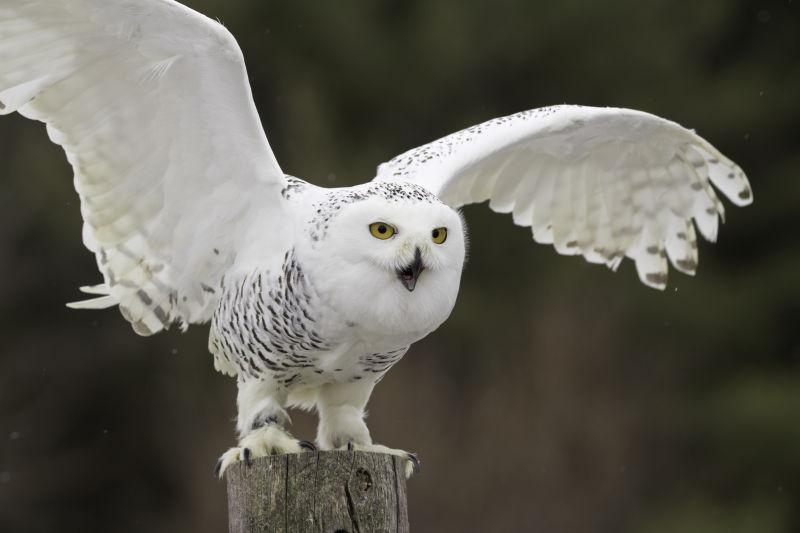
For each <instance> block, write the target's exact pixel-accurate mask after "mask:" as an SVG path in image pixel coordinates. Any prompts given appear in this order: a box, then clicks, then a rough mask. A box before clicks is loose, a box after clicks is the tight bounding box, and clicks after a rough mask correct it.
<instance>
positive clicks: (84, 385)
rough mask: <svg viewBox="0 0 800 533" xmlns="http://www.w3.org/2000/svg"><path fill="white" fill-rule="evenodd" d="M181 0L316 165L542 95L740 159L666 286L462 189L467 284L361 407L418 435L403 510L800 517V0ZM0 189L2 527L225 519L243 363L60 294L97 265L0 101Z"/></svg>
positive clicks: (663, 524)
mask: <svg viewBox="0 0 800 533" xmlns="http://www.w3.org/2000/svg"><path fill="white" fill-rule="evenodd" d="M186 3H187V4H189V5H190V6H191V7H194V8H196V9H198V10H201V11H202V12H204V13H206V14H208V15H209V16H211V17H213V18H219V19H220V20H221V21H222V22H224V23H225V24H226V25H227V26H228V28H230V29H231V30H232V31H233V33H234V34H235V35H236V36H237V37H238V39H239V43H240V45H241V46H242V48H243V50H244V54H245V58H246V59H247V61H248V65H249V71H250V76H251V81H252V85H253V87H254V92H255V100H256V103H257V105H258V107H259V110H260V112H261V116H262V119H263V122H264V124H265V127H266V130H267V134H268V135H269V138H270V141H271V143H272V146H273V149H274V150H275V153H276V154H277V156H278V159H279V160H280V162H281V164H282V166H283V168H284V169H285V170H287V171H288V172H290V173H293V174H295V175H298V176H301V177H304V178H307V179H309V180H310V181H312V182H314V183H317V184H322V185H331V186H338V185H350V184H354V183H358V182H361V181H364V180H367V179H370V178H371V177H372V176H373V175H374V169H375V167H376V165H377V164H378V163H379V162H382V161H385V160H388V159H389V158H391V157H392V156H394V155H396V154H398V153H400V152H401V151H404V150H406V149H408V148H411V147H413V146H417V145H420V144H422V143H424V142H427V141H429V140H433V139H434V138H437V137H440V136H442V135H445V134H447V133H450V132H452V131H455V130H458V129H461V128H463V127H466V126H469V125H472V124H475V123H477V122H481V121H483V120H486V119H489V118H492V117H495V116H499V115H504V114H510V113H512V112H516V111H519V110H523V109H527V108H532V107H541V106H545V105H549V104H558V103H580V104H587V105H601V106H604V105H609V106H624V107H632V108H637V109H642V110H646V111H649V112H652V113H655V114H658V115H662V116H665V117H669V118H671V119H673V120H676V121H678V122H679V123H681V124H683V125H685V126H688V127H692V128H696V129H697V130H698V131H699V132H700V133H701V134H702V135H703V136H705V137H706V138H707V139H709V140H711V141H712V142H713V143H714V144H715V145H716V146H717V147H718V148H720V149H721V151H722V152H723V153H725V154H727V155H728V156H729V157H731V158H732V159H734V160H735V161H737V162H738V163H739V164H740V165H741V166H742V167H743V168H744V169H745V170H746V172H747V173H748V175H749V177H750V179H751V182H752V184H753V189H754V192H755V199H756V201H755V204H754V205H753V206H751V207H748V208H747V209H738V208H733V207H732V206H730V204H728V208H729V209H728V221H727V223H726V224H725V226H724V227H723V228H722V230H721V233H720V238H719V242H718V243H717V244H716V245H713V246H712V245H709V244H707V243H702V244H701V250H700V270H699V273H698V276H697V277H696V278H690V277H687V276H683V275H681V274H678V273H676V272H674V271H673V272H672V275H671V278H670V287H669V289H668V290H667V291H666V292H658V291H654V290H651V289H647V288H645V287H644V286H642V285H640V284H639V282H638V281H637V278H636V275H635V272H634V269H633V267H632V265H631V264H630V263H629V262H627V261H626V262H625V263H624V264H623V265H622V267H621V268H620V272H618V273H617V274H612V273H610V272H609V271H607V270H606V269H605V268H603V267H598V266H592V265H588V264H584V263H583V262H582V261H580V260H578V259H576V258H568V257H560V256H557V255H556V254H555V253H554V252H553V250H552V249H551V248H549V247H545V246H539V245H535V244H533V243H532V242H531V239H530V234H529V230H527V229H523V228H518V227H515V226H513V225H512V224H511V221H510V217H508V216H504V215H497V214H494V213H492V212H490V211H489V210H488V209H487V208H486V207H485V206H472V207H468V208H466V209H465V212H466V216H467V219H468V222H469V224H470V227H471V236H472V238H471V241H472V244H471V254H470V259H469V263H468V265H467V267H466V271H465V272H464V278H463V285H462V290H461V295H460V301H459V303H458V305H457V307H456V309H455V311H454V313H453V315H452V317H451V318H450V320H449V321H448V322H447V323H446V324H445V325H444V326H443V327H442V328H441V329H440V330H439V331H438V332H437V333H436V334H435V335H432V336H430V337H429V338H427V339H425V340H424V341H422V342H420V343H418V344H417V345H415V346H414V347H413V348H412V350H411V351H410V352H409V354H408V355H407V356H406V358H405V359H404V360H403V361H402V362H401V363H400V364H399V365H397V366H396V367H395V368H394V369H393V370H392V371H391V372H390V373H389V374H388V376H387V377H386V379H385V380H384V381H383V382H382V383H381V384H380V386H378V387H377V389H376V392H375V394H374V396H373V399H372V401H371V404H370V413H371V416H370V427H371V429H372V432H373V435H374V437H375V438H376V440H378V441H380V442H385V443H387V444H390V445H392V446H396V447H401V448H405V449H409V450H415V451H418V452H419V453H420V456H421V457H422V459H423V462H424V470H423V473H422V475H420V476H418V477H416V478H414V479H412V480H411V481H410V482H409V491H410V513H411V522H412V526H413V529H414V531H417V532H449V531H453V532H461V531H501V532H506V531H509V532H510V531H532V532H568V533H582V532H609V533H620V532H622V533H625V532H631V533H633V532H636V533H662V532H674V531H681V532H690V533H691V532H703V533H715V532H729V533H745V532H747V533H751V532H752V533H773V532H774V533H781V532H796V531H800V329H799V326H800V279H799V276H800V274H799V273H798V272H799V271H800V238H799V237H798V235H800V231H798V230H800V209H798V205H799V204H800V185H799V184H798V178H800V150H798V141H800V11H799V10H800V5H798V4H800V2H796V1H794V2H793V1H792V0H775V1H767V0H763V1H762V0H759V1H751V0H726V1H721V0H720V1H713V2H675V1H674V0H651V1H648V2H640V1H635V0H616V1H607V2H591V1H588V0H561V1H559V2H532V1H529V0H496V1H492V2H489V1H486V2H469V3H467V2H461V1H456V0H417V1H410V0H403V1H401V0H394V1H375V2H373V1H361V2H357V1H352V2H318V1H312V0H294V1H292V2H287V1H262V0H253V1H248V2H245V1H230V0H228V1H222V0H190V1H187V2H186ZM0 186H1V189H0V255H1V258H0V333H1V335H0V531H2V532H9V533H27V532H31V533H32V532H50V531H62V532H67V531H80V532H107V531H120V532H143V531H147V532H175V531H192V532H219V531H224V530H225V529H226V523H227V522H226V499H225V488H224V484H223V483H220V482H218V481H216V480H215V479H214V478H213V477H212V475H211V469H212V466H213V464H214V462H215V460H216V458H217V456H218V455H219V453H220V452H221V451H222V450H224V449H226V448H227V447H228V446H230V445H231V444H232V443H233V437H234V435H233V422H232V419H233V417H234V416H235V406H234V398H235V385H234V382H233V381H232V380H230V379H229V378H226V377H223V376H222V375H220V374H217V373H215V372H214V371H213V368H212V362H211V357H210V356H209V354H208V353H207V351H206V338H207V337H206V336H207V328H206V327H195V328H192V329H191V330H190V331H189V332H188V333H187V334H180V333H179V332H177V331H171V332H168V333H166V334H162V335H159V336H156V337H153V338H140V337H137V336H136V335H135V334H133V333H132V331H131V329H130V327H129V326H128V324H127V323H126V322H125V321H124V320H123V319H122V318H121V317H120V316H119V314H118V313H117V312H116V311H114V310H108V311H103V312H76V311H69V310H67V309H66V308H65V307H64V306H63V304H64V302H67V301H70V300H73V299H76V298H77V297H78V293H77V286H79V285H81V284H87V283H94V282H97V281H99V275H98V274H97V273H96V270H95V266H94V259H93V257H92V256H91V255H90V254H89V253H88V252H87V251H86V250H84V249H83V248H82V245H81V243H80V225H81V221H80V215H79V210H78V205H77V196H76V194H75V192H74V191H73V189H72V185H71V171H70V169H69V167H68V165H67V163H66V161H65V159H64V157H63V155H62V154H61V152H60V149H59V148H57V147H56V146H54V145H52V144H50V143H49V142H48V140H47V137H46V135H45V132H44V129H43V127H42V126H41V125H40V124H35V123H30V122H26V121H25V120H23V119H22V118H20V117H19V116H13V117H8V118H4V119H3V120H2V121H0ZM314 424H315V421H314V418H313V417H311V416H308V415H300V414H297V415H295V426H294V431H295V432H296V433H297V434H298V435H302V436H303V437H306V438H308V437H311V436H313V431H314Z"/></svg>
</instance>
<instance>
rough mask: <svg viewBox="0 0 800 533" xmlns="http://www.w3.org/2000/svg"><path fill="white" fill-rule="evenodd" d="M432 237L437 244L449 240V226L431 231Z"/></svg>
mask: <svg viewBox="0 0 800 533" xmlns="http://www.w3.org/2000/svg"><path fill="white" fill-rule="evenodd" d="M431 237H432V238H433V242H435V243H436V244H442V243H443V242H444V241H446V240H447V228H436V229H435V230H433V231H432V232H431Z"/></svg>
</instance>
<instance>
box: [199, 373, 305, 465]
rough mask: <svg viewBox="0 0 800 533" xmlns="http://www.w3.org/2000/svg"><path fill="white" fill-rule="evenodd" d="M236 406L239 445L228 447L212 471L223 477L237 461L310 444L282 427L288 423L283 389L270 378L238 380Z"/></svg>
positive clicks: (294, 450) (303, 447)
mask: <svg viewBox="0 0 800 533" xmlns="http://www.w3.org/2000/svg"><path fill="white" fill-rule="evenodd" d="M236 404H237V406H238V409H239V415H238V417H237V422H236V428H237V430H238V432H239V446H236V447H234V448H231V449H229V450H228V451H226V452H225V453H224V454H222V457H220V458H219V461H217V465H216V467H215V469H214V472H215V474H216V475H217V476H219V477H222V475H223V474H224V473H225V469H226V468H228V466H230V465H231V464H232V463H234V462H236V461H244V462H245V463H248V464H249V463H250V461H251V460H252V459H253V458H255V457H263V456H265V455H276V454H279V453H300V452H303V451H305V450H309V449H314V447H313V445H311V444H310V443H306V442H301V441H298V440H297V439H295V438H294V437H292V436H291V435H290V434H289V432H288V431H286V430H285V429H284V427H285V426H287V425H289V424H291V419H290V418H289V415H288V413H287V412H286V409H284V407H283V406H284V405H285V404H286V392H285V391H283V390H281V389H279V388H278V387H277V386H276V385H275V383H274V382H273V381H272V380H249V381H245V380H241V379H240V380H239V394H238V395H237V397H236Z"/></svg>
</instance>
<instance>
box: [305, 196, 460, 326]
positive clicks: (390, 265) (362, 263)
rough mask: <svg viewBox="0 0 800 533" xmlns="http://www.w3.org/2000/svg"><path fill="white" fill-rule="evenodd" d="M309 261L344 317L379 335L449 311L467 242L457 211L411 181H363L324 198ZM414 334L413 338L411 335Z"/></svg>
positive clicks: (429, 322)
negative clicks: (320, 223)
mask: <svg viewBox="0 0 800 533" xmlns="http://www.w3.org/2000/svg"><path fill="white" fill-rule="evenodd" d="M320 211H321V212H320V213H318V215H321V216H322V220H323V221H324V226H323V227H322V228H319V229H320V230H321V235H319V237H318V241H317V242H316V244H315V248H316V253H315V254H314V256H315V258H316V260H315V262H316V263H317V264H318V265H320V266H322V265H324V267H323V268H324V269H325V273H324V274H322V275H320V276H319V278H316V277H315V279H321V280H322V282H321V283H322V284H323V285H324V289H323V292H325V293H327V294H330V295H331V303H332V304H333V305H334V307H336V308H337V310H338V311H340V312H341V313H345V314H347V315H348V316H347V320H348V321H350V322H352V323H357V324H359V325H360V327H362V328H366V329H374V330H375V331H376V332H380V334H381V336H383V337H385V336H387V335H392V334H397V335H400V336H405V335H409V334H413V335H417V334H418V335H419V336H420V337H422V336H424V335H427V334H428V333H430V331H432V330H433V329H435V328H436V327H438V325H439V324H441V323H442V322H443V321H444V320H445V319H446V318H447V317H448V316H449V314H450V311H451V310H452V308H453V305H454V304H455V300H456V295H457V294H458V288H459V283H460V280H461V271H462V269H463V266H464V256H465V249H466V235H465V226H464V223H463V220H462V218H461V216H460V214H459V213H458V212H457V211H455V210H454V209H452V208H450V207H448V206H447V205H445V204H444V203H442V202H441V201H439V199H438V198H436V197H435V196H433V195H432V194H431V193H429V192H428V191H427V190H425V189H423V188H421V187H419V186H417V185H413V184H410V183H397V184H394V183H386V182H383V183H377V184H376V183H370V184H366V185H365V186H363V187H356V188H354V189H349V190H348V192H347V197H345V198H338V199H335V200H333V201H331V202H329V205H327V206H323V208H321V209H320ZM415 340H416V339H415Z"/></svg>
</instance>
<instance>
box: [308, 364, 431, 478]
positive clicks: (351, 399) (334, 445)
mask: <svg viewBox="0 0 800 533" xmlns="http://www.w3.org/2000/svg"><path fill="white" fill-rule="evenodd" d="M374 386H375V382H370V381H366V380H364V381H357V382H354V383H330V384H327V385H323V386H322V387H320V389H319V391H318V396H317V410H318V411H319V426H318V428H317V446H319V448H320V449H322V450H333V449H348V450H362V451H367V452H378V453H388V454H390V455H397V456H398V457H401V458H402V459H403V460H404V461H405V463H404V464H405V474H406V477H410V476H411V474H413V473H416V472H419V470H420V462H419V459H418V458H417V456H416V455H415V454H413V453H409V452H406V451H403V450H397V449H394V448H388V447H386V446H383V445H381V444H373V443H372V437H371V436H370V434H369V429H367V424H366V422H364V417H365V413H364V409H365V408H366V406H367V401H369V397H370V395H371V394H372V389H373V387H374Z"/></svg>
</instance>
